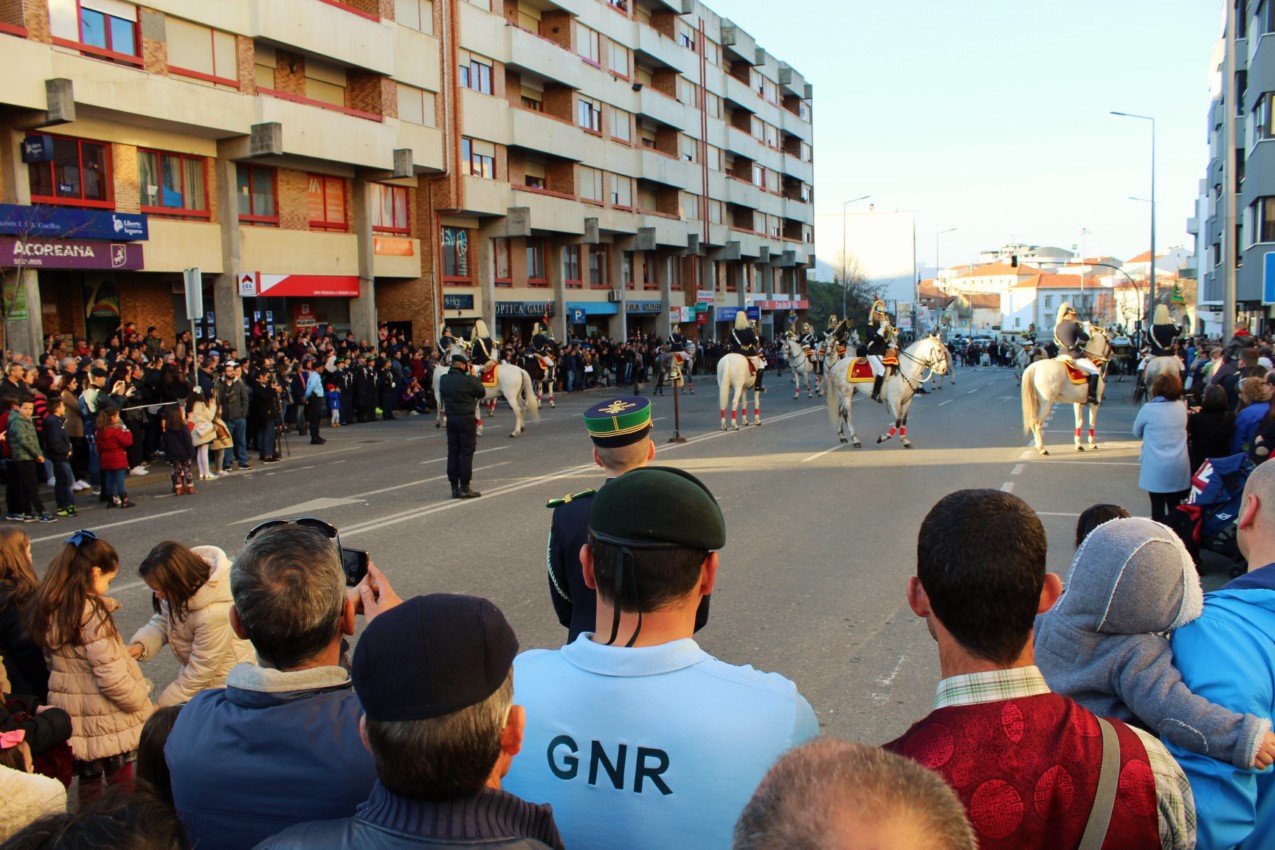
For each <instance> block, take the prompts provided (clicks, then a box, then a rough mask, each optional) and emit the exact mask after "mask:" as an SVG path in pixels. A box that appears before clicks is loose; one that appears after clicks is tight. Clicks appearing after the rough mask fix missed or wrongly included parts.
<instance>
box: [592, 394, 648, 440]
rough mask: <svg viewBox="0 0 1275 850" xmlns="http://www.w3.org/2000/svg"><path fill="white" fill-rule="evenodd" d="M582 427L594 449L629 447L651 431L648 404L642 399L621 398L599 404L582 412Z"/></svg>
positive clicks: (633, 397) (635, 397)
mask: <svg viewBox="0 0 1275 850" xmlns="http://www.w3.org/2000/svg"><path fill="white" fill-rule="evenodd" d="M584 426H585V427H586V428H588V429H589V436H590V437H591V438H592V439H593V443H594V445H597V446H603V447H608V448H616V447H619V446H627V445H631V444H633V443H636V442H637V441H638V440H642V439H645V438H646V435H647V434H649V433H650V431H651V401H650V399H646V398H643V397H642V396H621V397H620V398H612V399H609V400H607V401H603V402H599V403H598V404H595V405H593V406H592V407H590V408H589V409H588V410H586V411H585V412H584Z"/></svg>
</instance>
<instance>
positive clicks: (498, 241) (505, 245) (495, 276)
mask: <svg viewBox="0 0 1275 850" xmlns="http://www.w3.org/2000/svg"><path fill="white" fill-rule="evenodd" d="M511 241H512V240H510V239H509V238H508V237H505V236H493V237H492V240H491V276H492V280H493V282H495V284H496V286H500V287H510V286H513V285H514V265H513V250H512V247H511V245H510V242H511ZM501 256H504V258H505V274H504V275H501V274H500V258H501Z"/></svg>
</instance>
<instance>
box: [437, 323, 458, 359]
mask: <svg viewBox="0 0 1275 850" xmlns="http://www.w3.org/2000/svg"><path fill="white" fill-rule="evenodd" d="M455 344H456V337H454V336H452V330H451V328H449V327H447V325H443V332H442V333H441V334H439V337H438V356H439V357H444V358H445V357H446V356H447V352H448V351H451V348H452V346H453V345H455Z"/></svg>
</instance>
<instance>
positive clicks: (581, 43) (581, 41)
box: [576, 24, 602, 67]
mask: <svg viewBox="0 0 1275 850" xmlns="http://www.w3.org/2000/svg"><path fill="white" fill-rule="evenodd" d="M576 52H577V53H579V54H580V58H581V59H583V60H584V61H586V62H588V63H589V64H590V65H597V66H599V67H601V65H602V38H601V36H599V35H598V33H597V31H596V30H591V29H589V28H588V27H586V26H585V25H584V24H576Z"/></svg>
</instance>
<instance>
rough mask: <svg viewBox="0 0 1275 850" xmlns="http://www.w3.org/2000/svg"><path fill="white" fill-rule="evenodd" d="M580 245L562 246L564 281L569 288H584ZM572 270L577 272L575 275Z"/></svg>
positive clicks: (564, 284)
mask: <svg viewBox="0 0 1275 850" xmlns="http://www.w3.org/2000/svg"><path fill="white" fill-rule="evenodd" d="M581 271H582V270H581V268H580V246H579V245H563V246H562V281H563V286H565V287H566V288H567V289H584V278H583V277H581ZM572 272H575V274H574V276H573V275H572Z"/></svg>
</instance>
